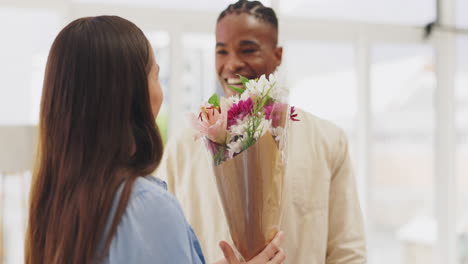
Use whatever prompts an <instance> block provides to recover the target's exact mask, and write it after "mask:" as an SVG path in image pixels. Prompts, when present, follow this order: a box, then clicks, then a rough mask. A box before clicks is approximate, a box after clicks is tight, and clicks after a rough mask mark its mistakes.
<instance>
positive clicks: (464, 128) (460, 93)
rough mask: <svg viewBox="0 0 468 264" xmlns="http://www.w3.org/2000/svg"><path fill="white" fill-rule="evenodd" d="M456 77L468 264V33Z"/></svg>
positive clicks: (463, 257)
mask: <svg viewBox="0 0 468 264" xmlns="http://www.w3.org/2000/svg"><path fill="white" fill-rule="evenodd" d="M457 52H458V56H457V60H458V61H457V71H456V77H455V78H456V79H455V102H456V105H455V107H456V108H455V122H456V123H455V124H456V129H457V130H456V135H457V136H456V147H457V148H456V150H457V152H456V159H455V162H456V163H455V166H456V170H455V172H456V177H457V187H458V190H457V201H458V202H457V207H456V212H457V230H456V231H457V237H458V249H459V252H458V253H459V262H458V263H459V264H468V212H467V210H466V208H468V192H467V190H468V164H467V161H468V37H466V36H464V37H459V38H458V40H457Z"/></svg>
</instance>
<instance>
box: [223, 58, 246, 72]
mask: <svg viewBox="0 0 468 264" xmlns="http://www.w3.org/2000/svg"><path fill="white" fill-rule="evenodd" d="M244 66H245V62H244V61H243V60H242V59H241V58H239V56H237V54H230V55H229V57H228V61H227V62H226V68H227V69H228V70H229V71H231V72H237V71H239V70H240V69H242V68H243V67H244Z"/></svg>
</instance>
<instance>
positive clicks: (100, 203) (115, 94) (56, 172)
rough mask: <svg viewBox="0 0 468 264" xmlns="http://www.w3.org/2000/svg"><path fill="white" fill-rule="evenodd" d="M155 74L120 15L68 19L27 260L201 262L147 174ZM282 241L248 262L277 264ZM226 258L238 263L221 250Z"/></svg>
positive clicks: (54, 54) (54, 55)
mask: <svg viewBox="0 0 468 264" xmlns="http://www.w3.org/2000/svg"><path fill="white" fill-rule="evenodd" d="M158 71H159V66H158V65H157V63H156V61H155V58H154V55H153V53H152V48H151V46H150V44H149V42H148V40H147V39H146V38H145V36H144V35H143V33H142V31H141V30H140V29H139V28H138V27H136V26H135V25H134V24H133V23H131V22H129V21H127V20H125V19H122V18H119V17H109V16H101V17H90V18H82V19H78V20H75V21H73V22H72V23H70V24H69V25H68V26H66V27H65V28H64V29H63V30H62V31H61V32H60V33H59V35H58V36H57V38H56V39H55V41H54V43H53V45H52V48H51V50H50V54H49V58H48V61H47V68H46V74H45V80H44V89H43V94H42V102H41V116H40V140H39V142H40V143H39V153H38V159H37V166H36V171H35V173H34V179H33V185H32V189H31V206H30V213H29V225H28V231H27V239H26V240H27V242H26V252H25V260H26V261H25V262H26V263H27V264H34V263H47V264H59V263H60V264H62V263H70V264H78V263H79V264H82V263H143V264H145V263H177V264H178V263H204V259H203V255H202V253H201V250H200V247H199V244H198V240H197V238H196V237H195V234H194V233H193V231H192V229H191V228H190V226H189V225H188V223H187V222H186V220H185V218H184V216H183V213H182V211H181V209H180V207H179V205H178V203H177V202H176V201H175V199H174V198H173V197H172V196H171V195H170V194H169V193H168V192H167V191H166V190H165V189H164V183H163V182H161V181H159V180H157V179H155V178H152V177H150V176H146V177H145V175H149V173H150V172H152V171H154V170H155V169H156V167H157V165H158V164H159V161H160V159H161V155H162V148H163V147H162V146H163V145H162V142H161V137H160V135H159V132H158V129H157V127H156V125H155V122H154V120H155V117H156V116H157V114H158V111H159V108H160V106H161V103H162V98H163V96H162V91H161V87H160V85H159V81H158ZM281 238H282V234H279V235H278V236H277V237H276V238H275V239H274V241H272V243H270V244H269V245H268V246H267V248H266V249H265V250H264V251H263V252H261V253H260V254H259V255H258V256H257V257H256V258H255V259H254V260H252V261H250V262H249V263H267V262H268V263H281V262H282V261H283V259H284V257H285V255H284V253H283V252H282V250H280V249H279V248H278V245H279V243H280V242H281ZM220 246H221V249H222V250H223V253H224V254H225V256H226V259H225V260H222V261H220V262H219V263H240V262H239V261H238V259H237V258H236V257H235V255H234V253H233V251H232V248H231V247H230V246H229V245H228V244H226V242H221V244H220Z"/></svg>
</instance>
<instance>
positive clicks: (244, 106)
mask: <svg viewBox="0 0 468 264" xmlns="http://www.w3.org/2000/svg"><path fill="white" fill-rule="evenodd" d="M253 107H254V103H253V101H252V98H250V97H249V98H248V99H247V100H241V101H239V102H238V103H237V104H233V105H232V106H231V109H229V111H228V117H227V128H228V129H229V128H230V127H231V126H233V125H235V124H237V120H243V119H244V118H245V117H246V116H248V115H250V114H251V113H252V110H253Z"/></svg>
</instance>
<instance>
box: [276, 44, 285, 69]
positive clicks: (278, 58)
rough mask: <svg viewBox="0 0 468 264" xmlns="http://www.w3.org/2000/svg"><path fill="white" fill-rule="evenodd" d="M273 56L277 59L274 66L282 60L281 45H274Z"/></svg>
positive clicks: (278, 64)
mask: <svg viewBox="0 0 468 264" xmlns="http://www.w3.org/2000/svg"><path fill="white" fill-rule="evenodd" d="M275 58H276V61H277V65H276V67H278V66H280V65H281V62H282V61H283V47H276V49H275Z"/></svg>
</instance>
